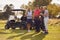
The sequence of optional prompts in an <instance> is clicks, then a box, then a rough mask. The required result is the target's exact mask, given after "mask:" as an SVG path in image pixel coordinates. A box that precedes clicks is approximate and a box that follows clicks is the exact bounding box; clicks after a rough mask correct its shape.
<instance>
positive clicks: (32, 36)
mask: <svg viewBox="0 0 60 40" xmlns="http://www.w3.org/2000/svg"><path fill="white" fill-rule="evenodd" d="M5 23H6V22H5V21H2V20H1V21H0V40H60V19H59V20H58V19H50V20H49V24H48V31H49V34H47V35H45V34H43V33H41V32H39V33H35V31H34V30H31V32H30V33H28V32H27V30H20V29H15V30H12V29H9V30H5V29H4V25H5Z"/></svg>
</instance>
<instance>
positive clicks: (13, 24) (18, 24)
mask: <svg viewBox="0 0 60 40" xmlns="http://www.w3.org/2000/svg"><path fill="white" fill-rule="evenodd" d="M11 11H13V12H17V13H16V15H17V14H18V13H19V12H18V11H22V12H23V14H22V16H24V15H25V10H24V9H13V10H11ZM22 16H21V15H19V14H18V16H15V18H16V19H15V20H11V21H8V22H7V23H6V25H5V29H9V28H12V29H15V28H17V27H19V28H22V26H25V27H26V24H27V23H26V21H24V22H22ZM23 20H24V19H23ZM25 27H24V28H25Z"/></svg>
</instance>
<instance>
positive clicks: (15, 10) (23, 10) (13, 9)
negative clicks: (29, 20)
mask: <svg viewBox="0 0 60 40" xmlns="http://www.w3.org/2000/svg"><path fill="white" fill-rule="evenodd" d="M12 11H26V10H25V9H12Z"/></svg>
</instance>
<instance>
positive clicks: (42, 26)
mask: <svg viewBox="0 0 60 40" xmlns="http://www.w3.org/2000/svg"><path fill="white" fill-rule="evenodd" d="M40 21H41V23H40V26H41V30H42V31H45V24H44V17H43V16H41V19H40Z"/></svg>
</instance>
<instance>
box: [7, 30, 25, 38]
mask: <svg viewBox="0 0 60 40" xmlns="http://www.w3.org/2000/svg"><path fill="white" fill-rule="evenodd" d="M19 32H20V33H19V34H18V35H14V36H10V37H8V38H7V39H13V38H15V37H19V36H22V35H24V34H26V32H21V31H19Z"/></svg>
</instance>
